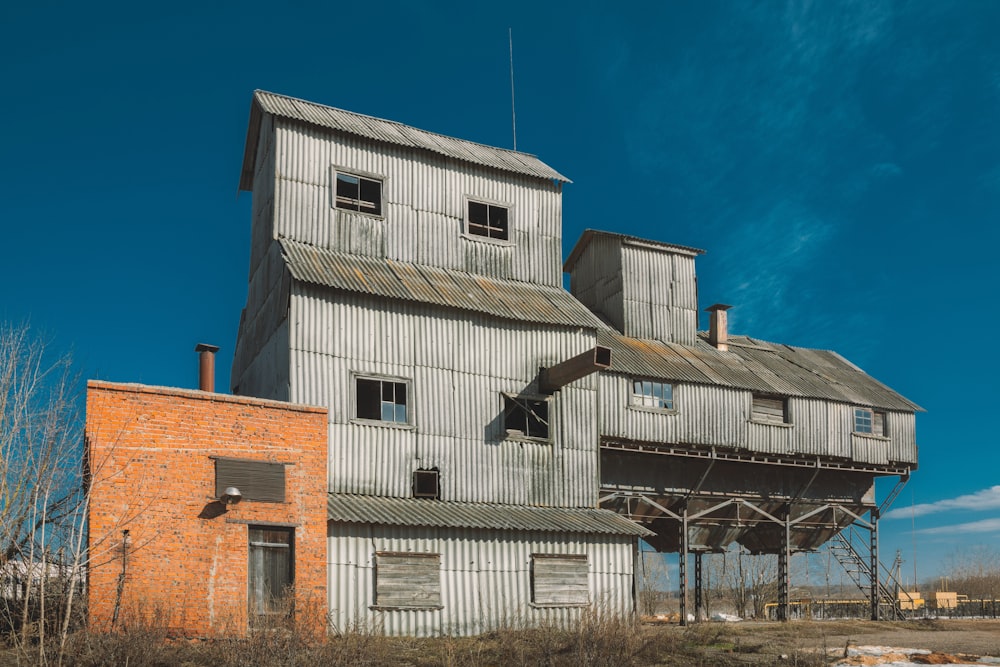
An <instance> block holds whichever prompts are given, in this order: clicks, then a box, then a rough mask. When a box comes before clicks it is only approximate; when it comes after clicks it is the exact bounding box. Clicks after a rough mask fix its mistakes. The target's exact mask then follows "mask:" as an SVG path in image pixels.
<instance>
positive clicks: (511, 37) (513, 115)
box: [507, 28, 517, 150]
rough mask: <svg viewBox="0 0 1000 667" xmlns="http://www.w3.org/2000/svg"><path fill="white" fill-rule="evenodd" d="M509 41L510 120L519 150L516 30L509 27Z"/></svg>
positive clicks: (515, 148) (515, 144)
mask: <svg viewBox="0 0 1000 667" xmlns="http://www.w3.org/2000/svg"><path fill="white" fill-rule="evenodd" d="M507 42H508V44H509V45H510V122H511V126H512V127H513V129H514V150H517V114H516V113H515V112H514V31H513V29H511V28H507Z"/></svg>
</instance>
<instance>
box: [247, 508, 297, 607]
mask: <svg viewBox="0 0 1000 667" xmlns="http://www.w3.org/2000/svg"><path fill="white" fill-rule="evenodd" d="M248 533H249V542H250V545H249V547H250V548H249V552H250V560H249V567H248V572H247V574H248V578H249V581H248V582H247V591H248V596H249V598H248V601H249V611H250V624H251V626H254V625H267V623H266V620H265V617H266V616H269V615H276V614H287V613H289V612H290V611H291V608H290V606H289V603H290V598H291V590H292V584H293V583H294V572H293V562H294V560H293V557H294V554H293V549H292V547H293V543H294V537H293V536H294V529H293V528H275V527H270V526H266V527H265V526H250V528H249V531H248Z"/></svg>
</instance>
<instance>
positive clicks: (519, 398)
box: [500, 391, 553, 442]
mask: <svg viewBox="0 0 1000 667" xmlns="http://www.w3.org/2000/svg"><path fill="white" fill-rule="evenodd" d="M500 398H501V406H500V417H501V419H502V420H503V432H504V436H503V437H504V439H508V440H527V441H530V442H552V407H553V402H552V400H551V399H552V397H551V396H542V395H535V394H515V393H512V392H506V391H502V392H500ZM524 401H528V402H530V403H532V404H543V405H545V416H544V418H543V417H541V416H539V415H537V414H534V413H532V414H534V417H535V420H536V421H538V422H541V423H542V424H544V425H545V435H544V436H541V435H532V434H531V433H525V432H524V431H522V430H520V429H515V428H509V427H508V426H507V414H508V405H510V404H513V405H517V406H518V407H520V408H521V410H522V411H524V412H529V411H531V408H530V407H527V406H526V405H524V404H523V402H524ZM528 419H529V421H526V422H525V425H526V426H530V417H529V418H528Z"/></svg>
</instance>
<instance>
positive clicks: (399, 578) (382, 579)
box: [375, 552, 441, 609]
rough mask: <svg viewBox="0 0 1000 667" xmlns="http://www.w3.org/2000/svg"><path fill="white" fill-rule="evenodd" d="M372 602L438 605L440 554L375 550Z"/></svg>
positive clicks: (414, 606)
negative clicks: (373, 594) (373, 600)
mask: <svg viewBox="0 0 1000 667" xmlns="http://www.w3.org/2000/svg"><path fill="white" fill-rule="evenodd" d="M375 606H376V607H382V608H392V609H441V554H427V553H395V552H392V553H390V552H378V553H376V554H375Z"/></svg>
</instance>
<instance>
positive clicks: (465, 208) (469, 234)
mask: <svg viewBox="0 0 1000 667" xmlns="http://www.w3.org/2000/svg"><path fill="white" fill-rule="evenodd" d="M472 204H481V205H483V206H486V207H487V213H486V215H487V220H488V219H489V209H490V208H502V209H504V210H505V211H506V212H507V229H506V233H505V236H504V238H500V237H495V236H488V235H486V234H477V233H476V232H473V231H472V222H471V220H470V219H469V218H470V215H469V213H470V210H469V209H470V207H471V205H472ZM513 218H514V207H513V206H512V205H511V204H510V203H508V202H502V201H498V200H495V199H486V198H484V197H473V196H470V195H466V196H465V197H464V198H463V201H462V236H463V238H466V239H469V240H470V241H483V242H486V243H493V244H496V245H507V246H512V245H514V241H513V240H512V239H511V236H512V234H511V231H512V224H511V223H512V220H513ZM477 226H479V225H477ZM487 229H489V223H487Z"/></svg>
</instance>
